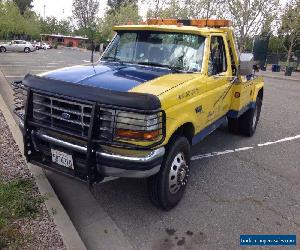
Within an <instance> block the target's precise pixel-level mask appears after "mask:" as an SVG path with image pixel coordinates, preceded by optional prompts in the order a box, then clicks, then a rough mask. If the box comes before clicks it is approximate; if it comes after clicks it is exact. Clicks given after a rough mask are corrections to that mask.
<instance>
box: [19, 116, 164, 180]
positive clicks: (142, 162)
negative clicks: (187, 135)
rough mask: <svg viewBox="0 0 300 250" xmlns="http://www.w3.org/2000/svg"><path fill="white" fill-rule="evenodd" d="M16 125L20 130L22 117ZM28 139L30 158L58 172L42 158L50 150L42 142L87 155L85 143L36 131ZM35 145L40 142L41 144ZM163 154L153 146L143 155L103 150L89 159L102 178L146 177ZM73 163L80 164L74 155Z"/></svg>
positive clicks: (155, 167) (156, 165)
mask: <svg viewBox="0 0 300 250" xmlns="http://www.w3.org/2000/svg"><path fill="white" fill-rule="evenodd" d="M19 126H20V129H21V130H23V129H24V123H23V121H22V120H20V123H19ZM31 141H32V144H33V146H34V149H35V150H34V151H35V152H36V154H37V156H36V157H31V158H33V159H34V160H33V161H32V162H33V163H36V164H38V165H40V166H42V167H45V168H47V169H50V170H54V171H58V172H61V171H60V170H62V169H61V167H60V166H56V165H55V164H53V163H51V162H50V161H49V160H48V161H46V160H45V159H46V156H47V155H48V157H49V150H51V149H50V148H49V149H48V150H47V149H45V143H47V145H50V147H59V148H60V149H61V150H62V151H67V152H74V153H72V154H73V155H74V154H78V155H82V156H84V155H86V154H87V147H86V146H82V145H77V144H74V143H70V142H67V141H65V140H62V139H60V138H56V137H53V136H50V135H48V134H47V133H44V132H40V131H32V133H31ZM39 145H43V147H40V146H39ZM164 154H165V148H164V147H160V148H157V149H153V150H150V151H147V152H145V153H144V154H143V155H136V156H134V155H132V154H131V155H125V154H118V153H115V152H111V151H108V150H103V151H96V152H95V154H94V155H95V158H96V159H94V161H93V162H95V164H96V168H95V170H96V171H97V172H98V175H102V176H104V177H106V176H113V177H129V178H146V177H149V176H152V175H154V174H156V173H158V172H159V170H160V167H161V164H162V161H163V157H164ZM74 164H75V167H76V166H77V164H78V168H79V167H80V166H79V165H80V164H79V163H77V162H76V158H75V163H74ZM65 171H66V172H65V174H67V175H69V176H73V174H72V172H70V170H67V169H65ZM62 172H64V171H62ZM79 179H84V177H79Z"/></svg>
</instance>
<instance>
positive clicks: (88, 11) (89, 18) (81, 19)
mask: <svg viewBox="0 0 300 250" xmlns="http://www.w3.org/2000/svg"><path fill="white" fill-rule="evenodd" d="M98 10H99V0H73V10H72V12H73V17H74V18H75V19H76V21H77V24H78V26H79V28H84V29H87V28H88V27H89V26H90V25H93V23H94V22H95V19H96V16H97V14H98Z"/></svg>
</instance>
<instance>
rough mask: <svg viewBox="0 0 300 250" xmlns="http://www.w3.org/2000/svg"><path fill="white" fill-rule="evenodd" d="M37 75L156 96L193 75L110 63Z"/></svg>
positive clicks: (164, 69)
mask: <svg viewBox="0 0 300 250" xmlns="http://www.w3.org/2000/svg"><path fill="white" fill-rule="evenodd" d="M39 76H42V77H43V78H49V79H54V80H60V81H65V82H71V83H76V84H80V85H85V86H92V87H96V88H102V89H107V90H113V91H119V92H139V93H149V94H153V95H157V96H159V95H160V94H162V93H165V92H167V91H168V90H170V89H172V88H174V87H176V86H177V85H180V84H181V83H183V82H186V81H188V80H190V79H192V78H194V77H195V75H194V74H175V73H174V74H173V72H172V71H171V70H170V69H166V68H158V67H149V66H143V65H135V64H121V63H111V62H101V63H97V64H88V65H79V66H73V67H67V68H62V69H58V70H54V71H50V72H46V73H43V74H40V75H39Z"/></svg>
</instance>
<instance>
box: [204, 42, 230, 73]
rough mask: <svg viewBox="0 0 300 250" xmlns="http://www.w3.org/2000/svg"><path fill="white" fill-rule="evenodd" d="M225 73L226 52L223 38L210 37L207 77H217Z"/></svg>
mask: <svg viewBox="0 0 300 250" xmlns="http://www.w3.org/2000/svg"><path fill="white" fill-rule="evenodd" d="M226 71H227V63H226V51H225V44H224V40H223V37H221V36H212V37H211V42H210V57H209V62H208V75H210V76H212V75H217V74H220V73H222V72H226Z"/></svg>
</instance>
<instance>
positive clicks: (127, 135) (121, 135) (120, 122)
mask: <svg viewBox="0 0 300 250" xmlns="http://www.w3.org/2000/svg"><path fill="white" fill-rule="evenodd" d="M161 136H162V115H161V113H155V114H142V113H138V112H127V111H121V110H114V109H107V108H100V138H102V139H114V140H136V141H156V140H159V139H160V138H161Z"/></svg>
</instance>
